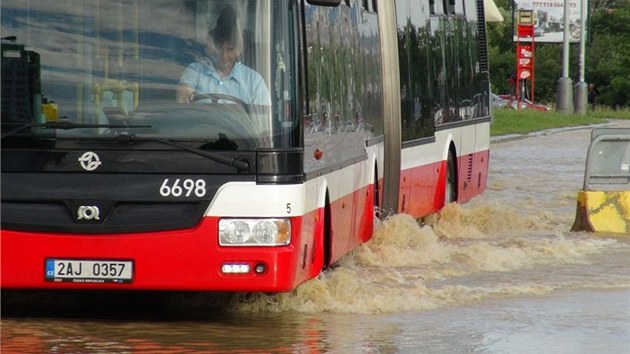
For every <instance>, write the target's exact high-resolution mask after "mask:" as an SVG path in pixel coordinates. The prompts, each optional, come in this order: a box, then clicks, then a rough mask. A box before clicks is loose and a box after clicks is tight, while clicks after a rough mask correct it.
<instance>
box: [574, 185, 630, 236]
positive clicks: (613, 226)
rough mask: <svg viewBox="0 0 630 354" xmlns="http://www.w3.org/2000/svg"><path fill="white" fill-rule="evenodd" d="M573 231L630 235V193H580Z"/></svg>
mask: <svg viewBox="0 0 630 354" xmlns="http://www.w3.org/2000/svg"><path fill="white" fill-rule="evenodd" d="M571 231H589V232H606V233H626V234H628V233H630V191H579V192H578V194H577V210H576V213H575V222H574V223H573V227H572V228H571Z"/></svg>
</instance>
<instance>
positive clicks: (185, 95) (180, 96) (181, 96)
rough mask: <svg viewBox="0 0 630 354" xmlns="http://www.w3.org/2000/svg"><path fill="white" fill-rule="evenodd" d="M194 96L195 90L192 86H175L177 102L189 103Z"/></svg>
mask: <svg viewBox="0 0 630 354" xmlns="http://www.w3.org/2000/svg"><path fill="white" fill-rule="evenodd" d="M194 96H195V90H194V89H193V88H192V87H190V86H188V85H179V86H177V91H176V92H175V97H176V100H177V103H191V102H192V101H193V97H194Z"/></svg>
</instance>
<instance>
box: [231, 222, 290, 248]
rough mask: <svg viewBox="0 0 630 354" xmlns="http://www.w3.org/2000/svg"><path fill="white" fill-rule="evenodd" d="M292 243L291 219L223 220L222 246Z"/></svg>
mask: <svg viewBox="0 0 630 354" xmlns="http://www.w3.org/2000/svg"><path fill="white" fill-rule="evenodd" d="M290 242H291V223H290V222H289V219H221V220H219V245H221V246H286V245H288V244H289V243H290Z"/></svg>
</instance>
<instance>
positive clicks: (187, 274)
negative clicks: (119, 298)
mask: <svg viewBox="0 0 630 354" xmlns="http://www.w3.org/2000/svg"><path fill="white" fill-rule="evenodd" d="M227 3H229V4H230V6H232V7H233V9H234V14H235V16H234V17H235V21H236V23H237V25H238V27H237V28H238V31H239V34H240V35H239V37H238V38H240V39H239V42H240V43H239V45H240V46H239V48H238V49H239V54H240V55H239V58H238V60H239V62H238V65H242V66H247V67H249V68H251V69H253V70H255V72H257V73H258V74H259V75H260V77H261V78H262V79H263V81H264V85H265V86H266V88H267V90H268V95H269V96H270V97H269V100H268V102H247V101H245V100H244V99H243V98H242V97H231V96H227V95H225V94H215V93H212V92H200V91H201V89H199V90H198V91H199V92H197V93H198V94H199V96H197V97H195V100H198V102H193V103H189V104H184V103H178V102H177V101H176V100H175V96H176V90H177V87H178V85H179V84H180V77H181V75H182V73H183V72H184V71H185V69H186V67H187V66H188V65H189V64H191V63H200V62H201V61H203V60H204V59H203V57H204V55H205V54H206V50H205V45H206V43H207V42H208V36H209V33H211V32H210V30H211V29H212V28H213V27H214V24H215V23H216V22H217V18H218V17H219V13H220V12H221V11H222V9H224V8H225V6H226V4H227ZM1 13H2V15H1V16H2V19H1V20H2V162H1V163H2V178H1V180H2V181H1V183H2V234H1V241H2V245H1V246H2V250H1V257H2V258H1V266H2V274H1V280H0V281H1V287H2V288H3V289H108V290H111V289H121V290H122V289H124V290H132V289H145V290H206V291H264V292H283V291H290V290H292V289H294V288H296V287H297V286H298V285H299V284H301V283H303V282H305V281H307V280H308V279H311V278H314V277H316V276H317V275H318V274H320V273H321V272H322V270H324V269H326V268H327V267H328V266H330V265H332V264H333V263H335V262H336V261H338V260H339V259H340V258H342V257H343V256H344V255H345V254H347V253H348V252H349V251H350V250H352V249H353V248H355V247H356V246H358V245H359V244H361V243H363V242H366V241H368V240H369V239H370V237H371V235H372V231H373V225H374V222H375V217H378V215H375V214H377V213H376V212H375V210H380V211H381V215H387V214H391V213H408V214H411V215H413V216H415V217H423V216H426V215H429V214H431V213H434V212H436V211H438V210H439V209H440V208H442V207H443V206H444V205H445V203H448V202H453V201H457V202H465V201H467V200H469V199H470V198H472V197H473V196H475V195H478V194H479V193H481V192H482V191H483V190H484V188H485V186H486V177H487V171H488V157H489V145H490V144H489V126H490V116H489V84H488V61H487V51H486V38H485V21H484V13H483V0H449V1H446V0H444V1H433V0H395V1H390V0H317V1H315V0H273V1H272V0H258V1H255V0H233V1H223V0H150V1H149V0H109V1H103V0H83V1H80V2H76V1H50V0H28V1H24V0H3V1H2V4H1ZM219 22H220V21H219ZM200 75H201V74H200ZM222 80H224V81H221V82H220V83H219V84H220V85H223V84H226V85H230V84H234V82H228V80H236V81H237V83H238V84H241V83H242V82H241V81H243V80H242V79H241V78H240V77H237V76H232V77H229V76H228V77H225V78H222ZM239 80H240V81H239ZM269 103H270V104H269Z"/></svg>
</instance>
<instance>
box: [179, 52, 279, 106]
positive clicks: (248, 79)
mask: <svg viewBox="0 0 630 354" xmlns="http://www.w3.org/2000/svg"><path fill="white" fill-rule="evenodd" d="M179 83H180V84H185V85H188V86H190V87H192V88H193V89H194V90H195V92H196V93H197V94H204V93H220V94H225V95H230V96H234V97H236V98H239V99H240V100H242V101H243V102H245V103H246V104H259V105H271V98H270V95H269V90H268V89H267V86H266V85H265V81H264V80H263V78H262V76H260V74H259V73H257V72H256V71H255V70H253V69H251V68H249V67H247V66H246V65H244V64H241V63H239V62H236V63H234V67H233V68H232V71H230V73H229V74H228V75H227V76H226V77H224V78H222V79H221V78H220V77H219V75H218V74H217V71H216V70H215V68H214V63H213V62H212V61H211V60H210V59H208V58H204V59H202V60H201V61H199V62H195V63H192V64H190V65H188V67H187V68H186V70H184V72H183V73H182V76H181V78H180V79H179Z"/></svg>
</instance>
